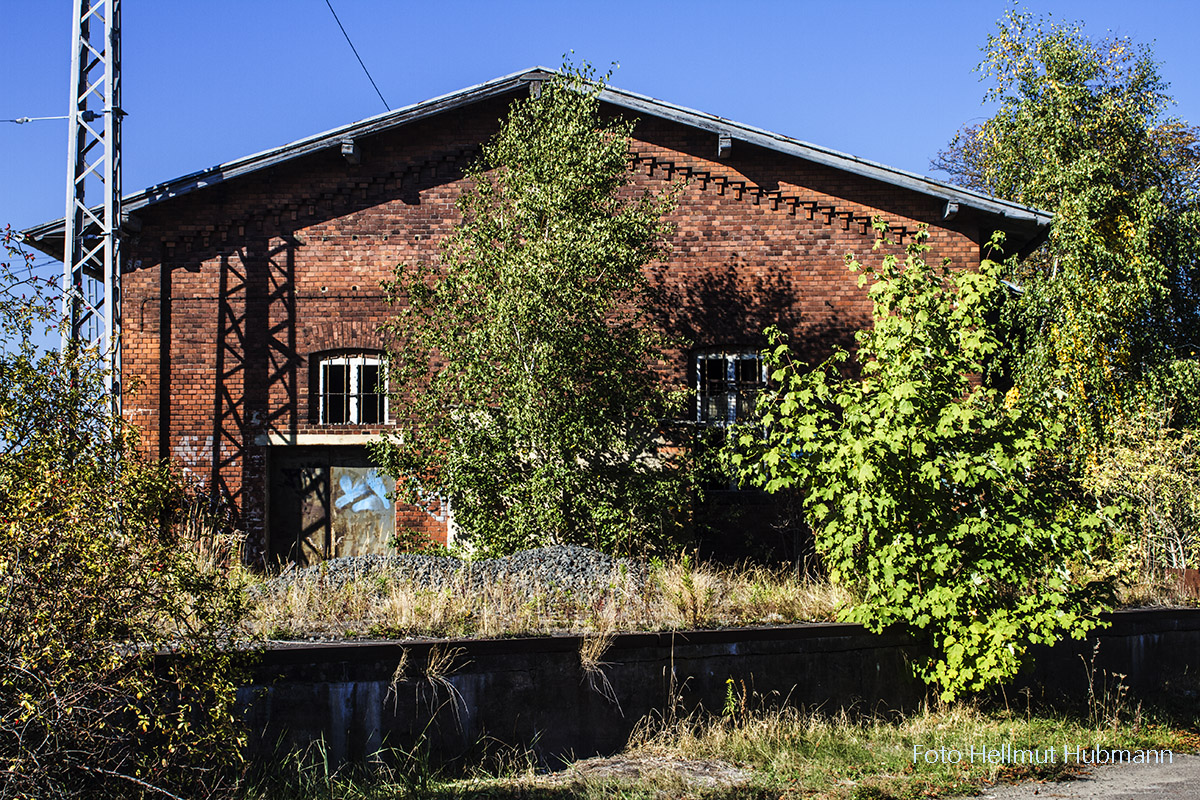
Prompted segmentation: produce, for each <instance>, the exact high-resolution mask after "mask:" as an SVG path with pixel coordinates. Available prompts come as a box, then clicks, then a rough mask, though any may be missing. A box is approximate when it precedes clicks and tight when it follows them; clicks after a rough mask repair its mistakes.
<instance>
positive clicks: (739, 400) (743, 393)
mask: <svg viewBox="0 0 1200 800" xmlns="http://www.w3.org/2000/svg"><path fill="white" fill-rule="evenodd" d="M714 361H716V362H720V363H721V364H722V365H723V372H724V378H723V379H721V380H719V381H716V380H713V379H712V378H711V372H709V373H708V375H706V370H705V367H704V366H703V364H704V363H705V362H710V363H711V362H714ZM750 361H753V362H757V365H758V370H757V373H758V375H757V379H756V380H754V381H747V380H745V378H744V373H743V372H742V371H741V369H740V365H742V364H744V363H746V362H750ZM710 369H711V368H710ZM715 386H722V387H723V388H722V389H720V390H717V391H713V390H712V387H715ZM765 388H767V364H766V361H765V360H764V359H763V357H762V352H761V351H759V350H752V349H750V348H738V347H715V348H706V349H703V350H696V351H695V352H693V353H692V389H693V390H694V391H695V392H696V413H695V421H696V422H697V423H698V424H700V425H711V426H715V427H721V428H727V427H730V426H732V425H735V424H736V423H737V422H739V421H744V420H745V419H747V418H749V416H750V415H751V414H753V413H754V403H755V402H756V400H757V396H758V393H759V392H761V391H762V390H763V389H765ZM714 397H720V398H721V401H720V402H721V404H722V405H721V407H722V409H723V414H722V415H720V416H718V415H710V413H709V412H708V400H709V399H710V398H714Z"/></svg>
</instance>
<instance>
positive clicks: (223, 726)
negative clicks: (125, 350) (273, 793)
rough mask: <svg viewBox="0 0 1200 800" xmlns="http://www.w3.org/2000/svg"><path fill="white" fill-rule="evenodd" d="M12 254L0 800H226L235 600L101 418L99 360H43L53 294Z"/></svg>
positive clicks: (235, 760)
mask: <svg viewBox="0 0 1200 800" xmlns="http://www.w3.org/2000/svg"><path fill="white" fill-rule="evenodd" d="M5 246H6V250H7V252H8V255H9V258H8V259H7V260H5V261H4V262H3V266H2V267H0V282H2V283H3V289H0V291H6V292H7V293H6V294H5V296H4V300H3V302H4V303H5V304H6V305H8V306H11V308H12V309H13V310H14V311H16V312H17V313H13V314H9V315H6V316H5V320H4V323H3V325H4V331H3V334H4V335H3V348H2V349H0V798H17V797H78V796H88V797H139V796H155V797H158V796H174V795H175V794H179V793H182V794H185V795H186V796H189V797H200V796H204V797H208V796H219V795H220V793H221V792H222V791H223V790H225V789H227V788H229V787H231V786H232V785H233V780H234V779H235V778H236V775H237V773H238V771H239V770H240V765H241V758H242V756H241V749H242V746H243V745H244V742H245V739H244V736H243V734H242V732H241V730H240V727H239V724H238V721H237V717H236V715H235V710H234V709H235V707H234V700H235V696H234V695H235V690H236V687H237V683H236V679H237V675H238V665H239V663H240V662H241V660H242V656H240V655H239V654H238V651H237V649H236V648H235V647H232V646H231V645H232V643H233V640H234V636H235V631H236V626H237V624H238V621H239V620H240V618H241V616H242V614H243V600H242V593H241V591H240V589H239V587H238V586H237V585H236V584H235V582H233V581H232V580H231V579H230V578H229V577H228V576H227V574H226V573H225V572H224V571H221V570H214V569H211V568H209V567H208V566H206V565H205V564H204V563H203V562H202V561H201V560H200V559H198V558H197V557H196V553H195V552H194V550H192V549H190V548H189V547H187V546H186V544H185V543H184V542H182V541H181V538H180V536H179V529H180V527H179V526H178V525H176V524H174V523H175V522H176V512H177V510H178V509H179V508H180V507H181V505H182V503H183V501H184V500H185V499H186V492H185V490H184V488H183V483H182V482H181V480H180V478H179V476H178V475H176V474H175V473H173V472H172V470H171V469H169V468H168V467H166V466H165V465H162V464H156V463H149V462H146V461H143V460H142V459H140V458H139V457H138V455H137V453H136V449H135V448H134V446H133V443H134V438H133V436H132V433H131V431H130V430H129V429H128V428H127V427H126V426H125V425H124V424H123V423H121V422H119V421H114V420H112V419H111V417H110V416H109V414H108V399H107V397H106V396H105V395H104V392H103V385H104V384H103V380H102V378H103V374H102V371H101V365H100V361H99V359H98V358H97V354H96V353H95V352H94V350H90V349H87V348H75V349H70V350H68V351H66V352H63V353H57V352H50V353H45V352H42V353H40V352H39V351H38V349H37V347H36V346H35V344H34V333H35V331H36V329H37V327H38V326H40V325H50V326H51V328H52V327H53V323H54V305H55V304H54V302H53V298H52V297H50V296H49V293H50V291H51V289H50V288H49V287H47V286H44V285H43V286H39V285H37V282H36V280H34V281H32V282H31V281H29V280H28V278H29V276H30V275H31V274H32V270H30V269H29V268H30V259H29V258H28V256H27V255H26V254H25V253H23V252H22V251H21V249H20V248H19V247H18V245H17V244H16V242H14V241H13V238H12V234H11V231H10V232H6V237H5ZM22 280H24V283H22ZM14 287H16V288H15V293H14ZM21 292H24V294H25V297H24V298H22V297H21V296H20V294H21ZM168 793H170V794H168Z"/></svg>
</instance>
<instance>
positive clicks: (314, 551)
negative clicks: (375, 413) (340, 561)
mask: <svg viewBox="0 0 1200 800" xmlns="http://www.w3.org/2000/svg"><path fill="white" fill-rule="evenodd" d="M395 485H396V484H395V481H393V480H392V479H391V478H389V477H388V476H387V475H385V474H383V472H382V471H381V470H380V469H379V468H378V467H377V466H376V465H375V464H373V463H371V460H370V458H369V457H368V455H367V451H366V448H364V447H358V446H333V445H330V446H325V447H278V448H273V449H272V450H271V483H270V493H271V495H270V505H269V507H268V509H269V522H268V524H269V526H270V532H271V553H270V555H271V560H272V561H285V562H294V563H297V564H301V565H307V564H313V563H315V562H318V561H323V560H325V559H328V558H337V557H340V556H357V555H368V554H371V553H390V552H392V549H391V547H390V546H389V542H390V541H391V539H392V537H393V536H394V535H395V533H396V514H395V507H394V503H393V501H392V499H391V494H392V492H393V490H394V489H395Z"/></svg>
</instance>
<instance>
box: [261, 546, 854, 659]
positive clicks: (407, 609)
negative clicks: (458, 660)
mask: <svg viewBox="0 0 1200 800" xmlns="http://www.w3.org/2000/svg"><path fill="white" fill-rule="evenodd" d="M250 595H251V606H252V614H251V620H250V622H249V623H248V628H249V630H248V633H250V634H252V635H255V636H262V637H266V638H268V639H305V638H321V639H324V638H361V637H383V638H403V637H425V636H428V637H459V636H478V637H489V638H491V637H504V636H523V635H539V634H547V633H562V632H574V633H596V634H611V633H614V632H618V631H645V630H673V629H680V628H711V627H720V626H732V625H764V624H781V623H791V622H821V621H829V620H832V619H834V618H835V616H836V614H837V611H838V609H839V608H841V607H842V606H843V605H844V604H845V603H846V602H847V601H848V599H849V596H848V595H847V593H846V592H845V591H844V590H842V589H840V588H838V587H836V586H832V585H830V584H828V583H823V582H815V581H810V580H807V579H804V578H802V577H799V576H797V575H796V574H795V573H793V572H791V571H788V570H786V569H779V570H773V569H769V568H766V567H759V566H755V567H746V568H740V569H734V568H723V567H715V566H712V565H708V564H695V563H693V562H692V561H691V560H690V559H689V558H687V557H686V556H685V557H682V558H680V559H677V560H675V561H672V562H670V563H667V564H660V565H654V566H652V567H651V568H650V571H649V575H648V578H647V580H645V581H637V580H635V579H634V578H633V577H632V576H630V575H629V574H622V573H620V572H617V573H614V574H613V575H612V576H611V577H610V579H609V581H608V582H607V584H606V585H604V586H601V587H598V588H597V590H596V591H594V592H587V593H580V594H572V593H568V592H560V591H551V590H547V591H545V592H542V593H530V592H529V591H528V590H527V588H526V587H524V586H522V585H520V584H519V583H517V582H515V581H510V580H503V579H502V580H497V581H472V580H471V579H469V578H467V577H465V576H461V575H460V576H459V577H458V578H457V579H456V580H455V581H453V582H451V584H450V585H447V586H444V587H442V588H436V589H429V588H421V587H418V586H415V585H413V584H412V583H409V582H407V581H403V580H400V579H396V578H392V577H388V576H386V575H374V576H371V577H369V578H363V579H358V580H353V581H350V582H348V583H345V584H342V585H338V584H335V583H334V582H332V581H327V580H324V579H323V578H321V577H318V578H317V579H315V580H310V581H298V582H294V583H292V584H290V585H288V586H287V588H286V589H283V590H279V591H270V590H267V589H266V587H265V585H264V586H260V587H259V588H258V589H257V590H254V591H252V592H251V593H250Z"/></svg>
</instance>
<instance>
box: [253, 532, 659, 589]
mask: <svg viewBox="0 0 1200 800" xmlns="http://www.w3.org/2000/svg"><path fill="white" fill-rule="evenodd" d="M621 575H629V576H631V577H632V578H633V579H634V580H635V581H641V580H645V576H646V569H645V566H644V565H642V564H640V563H638V562H632V561H629V560H628V559H618V558H614V557H612V556H609V555H605V554H604V553H601V552H598V551H596V550H592V549H590V548H587V547H580V546H578V545H573V544H567V545H554V546H551V547H539V548H536V549H533V550H523V551H521V552H519V553H513V554H512V555H511V556H505V557H504V558H487V559H481V560H478V561H461V560H459V559H457V558H448V557H445V556H427V555H420V554H416V553H404V554H401V555H394V556H383V555H367V556H351V557H346V558H333V559H330V560H329V561H325V562H323V563H321V564H317V565H315V566H311V567H305V568H304V569H292V570H285V571H284V572H283V573H282V574H280V575H279V576H278V577H275V578H272V579H271V580H269V581H267V582H266V583H265V584H264V585H263V590H265V591H268V592H275V591H282V590H284V589H286V588H287V587H288V586H289V585H291V584H293V583H305V582H318V581H319V582H322V583H323V584H324V585H326V586H334V587H336V586H342V585H345V584H346V583H349V582H351V581H354V580H362V579H375V580H379V582H380V588H381V589H382V588H384V587H385V586H386V585H391V584H395V583H398V582H405V583H411V584H414V585H416V586H419V587H420V588H423V589H439V588H443V587H445V586H447V585H448V584H452V583H458V582H464V579H465V582H467V583H470V584H475V585H481V584H485V583H499V582H503V583H509V584H511V585H513V586H515V587H517V588H522V589H524V590H525V591H526V592H528V593H531V594H533V593H542V594H546V593H555V592H563V593H570V594H583V593H586V592H589V591H594V590H596V589H597V588H603V587H606V586H608V585H609V584H610V583H611V582H612V581H613V580H615V579H616V577H617V576H621Z"/></svg>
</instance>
